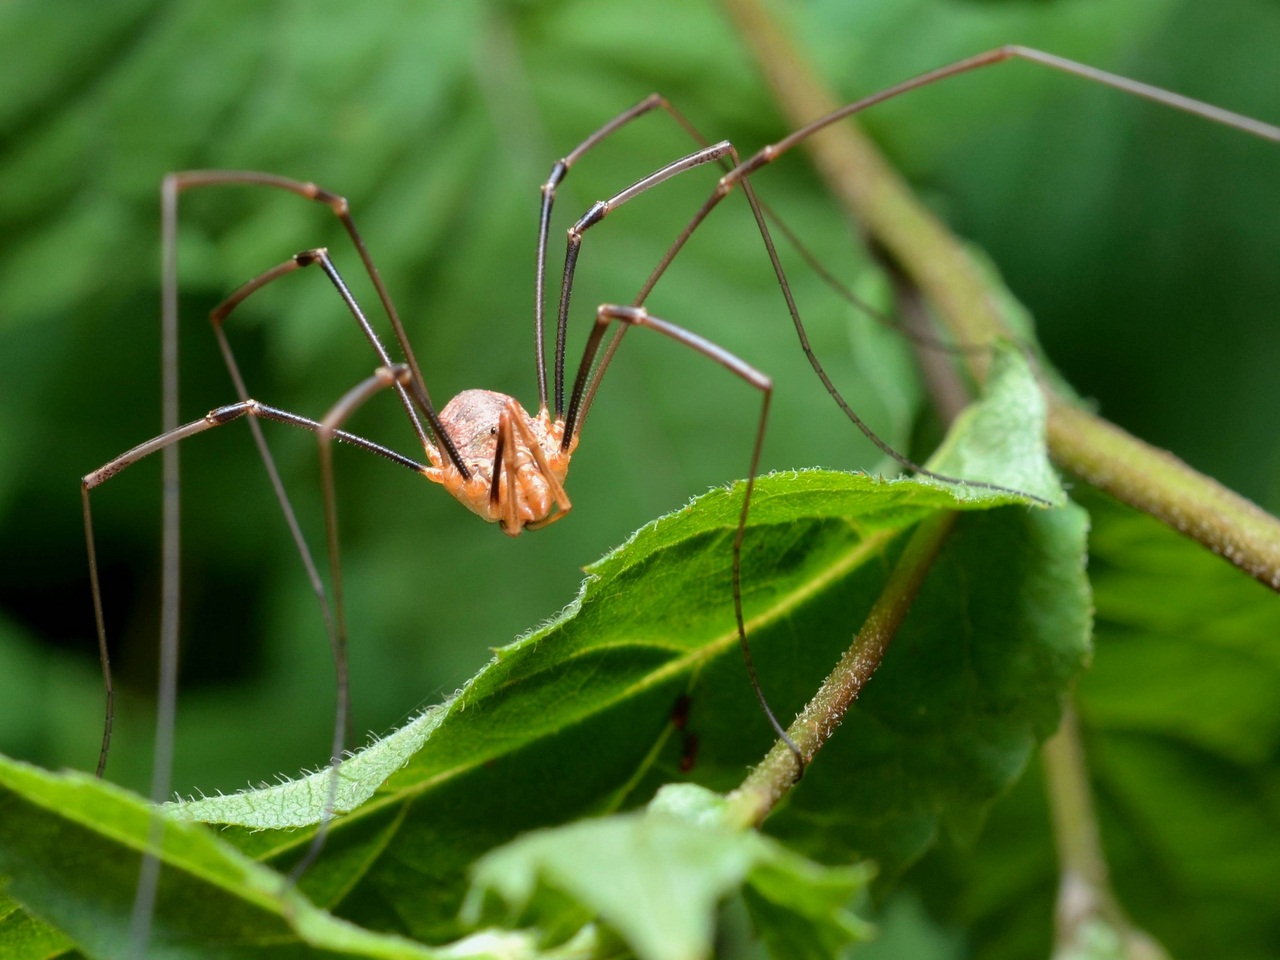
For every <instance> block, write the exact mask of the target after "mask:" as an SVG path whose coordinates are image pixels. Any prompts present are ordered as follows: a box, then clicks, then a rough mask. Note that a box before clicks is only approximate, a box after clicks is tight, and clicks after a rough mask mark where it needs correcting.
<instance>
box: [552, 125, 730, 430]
mask: <svg viewBox="0 0 1280 960" xmlns="http://www.w3.org/2000/svg"><path fill="white" fill-rule="evenodd" d="M726 157H727V158H731V159H732V160H733V161H734V162H735V163H736V162H737V153H736V152H735V151H734V149H733V144H731V143H730V142H729V141H728V140H721V141H720V142H719V143H714V144H711V145H710V146H708V147H702V148H700V149H698V150H695V151H694V152H693V153H690V154H688V155H686V156H683V157H681V158H680V159H679V160H674V161H672V162H671V163H668V164H667V165H666V166H664V167H661V168H659V169H658V170H655V171H654V172H653V173H651V174H649V175H648V176H645V177H641V178H640V179H639V180H637V181H636V182H635V183H633V184H631V185H630V186H629V187H627V188H626V189H625V190H621V191H619V192H618V193H616V194H614V195H613V196H612V197H610V198H609V199H607V200H600V201H597V202H596V203H594V204H592V205H591V208H590V209H589V210H588V211H587V212H586V213H584V214H583V215H582V216H581V217H580V218H578V220H577V222H576V223H574V225H573V226H572V227H570V228H569V234H568V240H567V246H566V248H565V255H564V277H563V278H562V280H561V282H560V307H559V311H558V315H557V318H556V397H555V401H556V410H555V412H556V416H557V417H562V416H563V415H564V412H565V409H564V389H563V383H564V334H565V330H566V328H567V326H568V321H569V303H570V299H571V298H572V295H573V277H574V272H575V270H576V269H577V264H578V253H579V251H580V250H581V248H582V235H583V234H584V233H585V232H586V231H587V230H589V229H590V228H591V227H593V226H595V225H596V224H597V223H599V222H600V221H601V220H603V219H604V218H605V217H606V216H608V215H609V214H610V213H612V212H613V211H614V210H616V209H618V208H619V207H620V206H622V205H623V204H624V203H626V202H627V201H628V200H634V199H635V198H636V197H638V196H640V194H642V193H644V192H645V191H646V190H649V189H651V188H653V187H656V186H657V185H658V184H660V183H663V182H665V181H667V180H670V179H671V178H672V177H674V176H677V175H679V174H681V173H684V172H685V171H687V170H692V169H693V168H694V167H698V166H701V165H702V164H704V163H713V162H715V161H718V160H723V159H725V158H726ZM571 432H572V431H571V430H566V431H565V438H566V448H567V440H568V437H569V435H570V433H571Z"/></svg>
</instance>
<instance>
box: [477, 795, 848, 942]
mask: <svg viewBox="0 0 1280 960" xmlns="http://www.w3.org/2000/svg"><path fill="white" fill-rule="evenodd" d="M673 792H679V793H680V794H681V796H679V797H673V796H672V793H673ZM718 801H719V798H718V797H716V795H714V794H709V793H707V792H706V791H702V790H700V789H699V788H696V787H692V786H675V787H667V788H665V789H664V791H662V792H660V793H659V794H658V796H657V797H656V798H655V800H654V802H653V803H651V804H650V805H649V807H648V809H647V810H645V811H644V812H643V813H631V814H620V815H616V816H613V817H606V818H603V819H594V820H584V821H582V822H580V823H576V824H572V825H570V826H567V827H560V828H556V829H552V830H543V831H538V832H535V833H530V834H526V835H525V836H523V837H521V838H519V839H518V840H516V841H514V842H513V843H511V844H509V845H508V846H505V847H503V848H501V849H499V850H496V851H494V852H492V853H490V854H487V855H486V856H485V857H484V858H483V859H482V860H481V861H480V862H479V864H478V865H477V868H476V873H475V879H474V884H473V887H472V891H471V894H470V896H469V900H468V906H467V912H468V913H469V914H470V915H471V916H472V917H473V919H478V918H479V916H480V914H481V904H482V901H483V899H484V897H485V895H486V894H496V895H498V896H499V897H500V898H501V900H502V901H503V902H504V903H505V904H506V905H507V908H508V911H509V916H514V917H520V918H522V919H525V920H527V919H533V920H535V921H536V922H538V923H539V925H540V926H541V927H543V928H544V929H546V928H548V927H549V928H552V929H555V928H556V927H558V926H560V925H561V924H563V923H564V922H565V920H566V919H571V918H573V917H575V916H581V915H582V914H583V913H584V912H585V914H586V915H587V916H599V917H600V918H601V919H602V920H604V921H605V922H606V923H608V924H609V925H610V926H611V927H613V928H614V929H615V930H617V931H618V932H619V933H620V934H621V935H622V936H623V938H624V939H625V940H626V942H627V943H628V944H629V945H630V946H631V948H632V949H633V950H634V951H635V953H636V955H637V956H638V957H640V958H641V960H697V958H701V957H707V956H709V955H710V951H711V946H712V937H713V934H714V931H715V919H716V913H717V907H718V905H719V904H720V902H721V901H723V900H724V899H725V898H726V897H727V896H728V895H730V894H731V893H733V892H735V891H738V890H740V889H742V890H744V891H745V893H746V895H747V898H748V904H749V905H750V906H751V907H752V915H753V917H754V918H755V920H756V923H757V927H758V930H759V933H760V935H761V937H762V938H763V939H764V940H765V941H766V942H767V943H769V944H770V948H771V951H772V952H773V955H774V956H775V957H778V958H784V957H785V958H801V957H804V958H818V957H831V956H834V955H835V952H836V951H838V950H839V949H840V947H842V946H843V945H845V944H847V943H849V942H850V941H852V940H854V939H855V938H857V937H859V936H865V935H866V932H867V930H866V927H865V924H861V923H860V922H858V921H857V920H856V919H855V918H854V917H853V916H852V915H851V914H849V913H847V912H846V907H847V905H848V904H849V902H850V900H851V898H852V897H853V896H854V895H855V894H856V893H857V892H858V891H859V890H860V889H862V888H863V887H864V886H865V884H866V882H867V880H868V879H869V876H870V873H869V871H867V870H866V869H860V868H857V867H844V868H830V867H820V866H818V865H817V864H815V863H812V862H810V861H806V860H804V859H803V858H802V857H797V856H796V855H795V854H793V853H790V852H789V851H787V850H786V849H785V848H784V847H782V846H781V845H780V844H778V843H777V842H776V841H772V840H769V839H768V838H766V837H762V836H760V835H759V834H757V833H755V832H754V831H743V830H737V829H733V828H730V827H728V826H726V825H725V824H724V823H723V822H721V821H720V818H719V817H717V815H716V812H715V811H716V804H717V802H718ZM543 891H547V892H551V893H552V894H559V895H560V896H558V897H557V896H551V897H546V896H545V895H544V896H542V897H540V894H542V893H543ZM539 900H541V902H542V903H543V904H550V910H551V911H552V913H551V916H547V912H548V908H547V907H546V906H544V907H543V908H542V909H537V908H534V909H531V907H532V906H533V905H534V904H535V903H537V902H539ZM566 913H567V914H568V917H566ZM579 922H580V920H579Z"/></svg>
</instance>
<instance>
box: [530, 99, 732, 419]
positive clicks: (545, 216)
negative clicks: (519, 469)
mask: <svg viewBox="0 0 1280 960" xmlns="http://www.w3.org/2000/svg"><path fill="white" fill-rule="evenodd" d="M653 110H662V111H664V112H665V113H666V114H667V115H668V116H670V117H671V118H672V119H673V120H675V121H676V123H678V124H679V125H680V126H681V127H682V128H683V129H684V131H685V132H686V133H688V134H689V136H690V137H692V138H693V139H694V140H695V141H696V142H697V143H698V145H699V146H703V147H705V146H708V145H709V143H710V141H708V140H707V138H706V137H704V136H703V135H702V134H701V133H699V132H698V128H697V127H695V126H694V125H693V124H692V123H690V122H689V121H688V120H687V119H686V118H685V116H684V114H682V113H681V112H680V111H679V110H677V109H676V108H675V107H673V106H672V105H671V103H670V102H669V101H668V100H667V98H666V97H664V96H662V95H661V94H658V93H651V94H649V96H647V97H645V98H644V99H643V100H641V101H640V102H639V103H637V104H635V106H632V107H628V108H627V109H626V110H624V111H622V113H620V114H618V115H617V116H616V117H614V118H613V119H612V120H610V121H609V122H608V123H606V124H605V125H604V126H602V127H600V129H598V130H596V131H595V132H594V133H592V134H591V135H590V136H588V137H587V138H586V139H585V140H583V141H582V142H581V143H580V144H578V145H577V146H576V147H574V148H573V149H572V150H570V151H569V152H568V153H566V154H565V155H564V156H563V157H561V158H560V159H559V160H557V161H556V162H555V164H554V165H553V166H552V167H551V174H550V175H549V176H548V177H547V181H546V183H544V184H543V185H542V207H541V213H540V216H539V218H538V257H537V259H538V270H537V273H536V274H535V276H534V301H533V329H534V356H535V357H536V361H537V368H538V371H537V372H538V409H539V410H540V411H541V410H546V409H547V362H546V357H545V356H544V354H543V349H544V342H545V334H544V326H545V324H544V317H545V316H546V273H547V269H546V268H547V237H548V235H549V234H550V231H551V208H552V206H553V205H554V204H555V199H556V187H558V186H559V185H560V183H561V182H562V181H563V180H564V178H565V176H566V175H567V174H568V172H569V170H570V168H572V167H573V165H574V164H575V163H577V162H578V160H580V159H581V158H582V156H583V154H585V153H586V152H587V151H589V150H590V149H591V148H592V147H594V146H596V144H598V143H600V142H601V141H603V140H605V139H607V138H608V137H610V136H612V135H613V134H614V133H616V132H617V131H618V130H620V129H622V128H623V127H625V126H626V125H627V124H629V123H630V122H631V121H633V120H636V119H638V118H639V117H642V116H644V115H645V114H647V113H649V112H651V111H653ZM726 169H728V168H727V167H726ZM562 296H563V292H562ZM556 336H557V340H556V343H557V347H556V353H557V356H561V355H563V351H564V348H563V346H562V344H563V340H564V330H563V329H562V328H560V327H557V331H556ZM556 378H557V383H558V384H561V385H562V384H563V381H564V367H563V365H562V364H561V365H558V366H557V369H556ZM562 392H563V386H558V387H557V388H556V395H557V396H558V397H559V396H561V395H562ZM557 405H558V404H557Z"/></svg>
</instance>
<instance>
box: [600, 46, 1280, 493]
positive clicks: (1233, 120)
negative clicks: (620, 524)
mask: <svg viewBox="0 0 1280 960" xmlns="http://www.w3.org/2000/svg"><path fill="white" fill-rule="evenodd" d="M1013 59H1020V60H1025V61H1028V62H1031V63H1037V64H1040V65H1042V66H1046V67H1050V68H1052V69H1055V70H1059V71H1062V72H1064V73H1069V74H1072V75H1074V76H1079V77H1083V78H1085V79H1088V80H1092V81H1094V82H1097V83H1101V84H1103V85H1105V86H1109V87H1112V88H1113V89H1116V90H1119V91H1122V92H1124V93H1128V94H1131V95H1134V96H1139V97H1143V98H1145V99H1148V100H1152V101H1154V102H1156V103H1160V104H1163V105H1164V106H1167V107H1170V108H1172V109H1175V110H1180V111H1183V112H1185V113H1189V114H1192V115H1194V116H1199V117H1203V118H1205V119H1207V120H1212V121H1214V122H1216V123H1221V124H1223V125H1225V126H1228V127H1232V128H1233V129H1236V130H1240V131H1242V132H1244V133H1248V134H1251V135H1253V136H1256V137H1259V138H1262V139H1264V140H1271V141H1274V142H1280V127H1276V126H1274V125H1272V124H1267V123H1262V122H1260V121H1257V120H1254V119H1252V118H1250V117H1245V116H1242V115H1241V114H1238V113H1233V112H1231V111H1229V110H1223V109H1221V108H1219V107H1215V106H1212V105H1210V104H1207V103H1203V102H1201V101H1199V100H1193V99H1191V98H1190V97H1184V96H1181V95H1180V94H1176V93H1171V92H1169V91H1167V90H1161V89H1160V88H1158V87H1153V86H1150V85H1148V84H1144V83H1139V82H1137V81H1134V80H1129V79H1127V78H1125V77H1121V76H1117V75H1116V74H1113V73H1107V72H1105V71H1102V70H1098V69H1095V68H1093V67H1089V66H1086V65H1084V64H1081V63H1076V62H1075V61H1072V60H1067V59H1065V58H1062V57H1058V56H1054V55H1053V54H1049V53H1044V52H1042V51H1039V50H1033V49H1030V48H1027V47H1020V46H1006V47H1000V48H998V49H996V50H991V51H988V52H986V53H982V54H978V55H977V56H974V57H969V58H968V59H965V60H961V61H958V62H956V63H953V64H949V65H947V66H944V67H940V68H938V69H937V70H933V71H930V72H928V73H924V74H921V75H919V76H917V77H913V78H912V79H910V80H906V81H904V82H903V83H900V84H898V85H896V86H893V87H889V88H888V89H886V90H882V91H880V92H879V93H875V94H872V95H871V96H868V97H864V98H863V99H861V100H858V101H855V102H854V103H850V104H847V105H846V106H843V107H841V108H839V109H838V110H834V111H832V112H830V113H828V114H826V115H825V116H822V117H819V118H818V119H817V120H814V121H813V122H812V123H809V124H807V125H806V126H803V127H801V128H800V129H799V130H796V131H795V132H794V133H792V134H790V135H789V136H787V137H785V138H783V139H782V140H779V141H778V142H776V143H772V144H769V145H767V146H765V147H763V148H761V149H760V150H759V151H757V152H756V153H755V154H753V155H752V156H750V157H749V158H747V159H746V160H744V161H743V162H742V163H740V164H738V165H737V166H736V167H735V168H734V169H733V170H731V171H730V172H729V173H727V174H725V176H723V177H722V178H721V179H720V182H719V183H718V184H717V185H716V189H715V190H714V191H713V192H712V194H711V196H710V197H708V199H707V200H706V202H705V203H704V204H703V205H702V207H701V208H699V210H698V211H697V213H696V214H695V215H694V216H693V218H692V219H691V220H690V222H689V224H688V225H687V226H686V227H685V229H684V230H683V231H682V232H681V234H680V235H679V237H677V238H676V241H675V242H674V243H673V244H672V246H671V248H670V249H669V250H668V251H667V254H666V255H665V256H664V257H663V258H662V260H661V261H660V262H659V264H658V267H657V268H655V270H654V272H653V274H652V275H651V276H650V278H649V280H648V282H647V283H646V284H645V286H644V287H643V288H642V290H641V292H640V294H639V296H638V297H637V298H636V300H635V301H634V302H635V303H636V304H637V305H641V304H643V302H644V300H645V298H646V297H647V296H648V293H649V291H650V290H652V288H653V286H654V284H656V283H657V281H658V279H659V278H660V277H661V276H662V274H663V273H664V272H665V271H666V269H667V267H668V266H669V265H670V264H671V262H672V260H673V259H674V258H675V256H676V255H677V254H678V253H679V251H680V250H681V248H682V247H683V246H684V244H685V243H686V242H687V241H688V239H689V237H690V236H691V235H692V234H693V232H694V231H695V230H696V229H697V228H698V227H699V226H700V225H701V223H702V222H703V221H704V220H705V219H706V217H707V216H708V215H709V214H710V212H711V211H712V210H713V209H714V208H715V207H716V206H717V205H719V203H720V201H721V200H723V199H724V198H725V197H726V196H728V194H729V193H730V192H732V190H733V189H734V188H735V187H736V186H738V185H739V184H741V185H742V188H743V192H744V193H745V194H746V196H747V199H748V201H749V202H750V204H751V208H752V212H753V214H754V215H755V218H756V223H757V225H758V227H759V229H760V233H761V236H762V237H763V239H764V244H765V248H766V250H767V252H768V255H769V258H770V261H771V263H772V264H773V269H774V272H775V274H776V276H777V279H778V284H779V287H780V288H781V291H782V294H783V297H784V299H785V301H786V304H787V310H788V312H789V313H790V315H791V319H792V322H793V324H794V326H795V329H796V334H797V336H798V338H799V340H800V346H801V349H802V350H803V351H804V354H805V356H806V357H807V358H808V360H809V363H810V365H811V366H812V367H813V369H814V372H815V373H816V374H817V375H818V377H819V379H820V380H821V381H822V383H823V386H824V387H826V389H827V392H828V393H829V394H830V395H831V397H832V399H833V400H834V401H835V402H836V404H837V405H838V406H839V407H840V409H841V410H842V411H843V412H844V414H845V416H847V417H848V418H849V420H850V421H851V422H852V423H853V424H854V425H855V426H856V427H857V428H858V429H859V430H860V431H862V433H863V434H865V435H866V436H867V437H868V438H869V439H870V440H871V441H872V442H873V443H875V444H876V445H877V446H878V447H879V448H880V449H881V450H882V451H883V452H884V453H886V454H888V455H889V456H891V457H892V458H893V459H895V460H897V461H898V462H899V463H900V464H902V465H903V466H905V467H906V468H907V469H909V470H913V471H915V472H918V473H923V474H924V475H926V476H931V477H933V478H935V479H938V480H942V481H944V482H948V483H963V484H967V485H969V486H975V487H983V488H987V489H998V490H1006V489H1008V488H1005V487H1001V486H999V485H997V484H989V483H980V482H976V481H971V480H964V479H962V478H958V477H948V476H945V475H941V474H937V473H934V472H931V471H928V470H925V469H923V468H921V467H920V466H919V465H918V464H915V463H913V462H911V461H910V460H908V459H907V458H906V457H904V456H902V454H900V453H898V452H897V451H896V450H894V449H893V448H891V447H890V446H889V445H888V444H886V443H884V442H883V441H882V440H881V439H880V438H879V437H878V436H876V434H875V433H874V431H872V430H871V428H870V427H869V426H868V425H867V424H866V423H865V422H863V421H862V420H861V419H860V418H859V417H858V416H857V414H856V413H854V411H853V409H852V408H851V407H850V406H849V404H848V403H847V402H846V401H845V399H844V397H843V396H842V395H841V394H840V392H839V390H838V389H837V388H836V386H835V384H834V383H832V381H831V379H830V377H829V376H828V375H827V373H826V371H825V370H824V369H823V367H822V364H821V362H820V361H819V360H818V357H817V355H816V354H815V353H814V352H813V350H812V348H811V346H810V344H809V338H808V335H807V333H806V332H805V328H804V323H803V322H802V320H801V317H800V311H799V308H798V307H797V305H796V303H795V298H794V297H793V296H792V293H791V288H790V285H789V283H788V282H787V279H786V274H785V272H784V271H783V268H782V264H781V261H780V260H779V258H778V255H777V250H776V248H775V246H774V244H773V240H772V236H771V234H770V231H769V227H768V224H767V223H766V218H765V216H764V214H763V212H762V207H761V204H760V202H759V200H758V199H757V198H756V196H755V193H754V191H753V190H752V188H751V183H750V181H749V180H748V177H749V176H750V175H751V174H754V173H756V172H757V171H758V170H760V168H761V167H764V166H766V165H767V164H770V163H772V162H773V161H774V160H776V159H778V157H780V156H782V155H783V154H785V153H787V152H788V151H790V150H791V149H792V148H793V147H795V146H797V145H798V144H800V143H802V142H803V141H805V140H806V139H808V138H809V137H811V136H813V135H814V134H815V133H817V132H818V131H820V130H824V129H826V128H827V127H829V126H831V125H832V124H834V123H837V122H839V121H840V120H843V119H845V118H847V117H851V116H853V115H854V114H857V113H860V112H862V111H863V110H866V109H868V108H870V107H873V106H875V105H877V104H879V103H883V102H885V101H886V100H891V99H893V98H895V97H898V96H901V95H902V94H905V93H909V92H910V91H912V90H916V89H918V88H920V87H924V86H927V85H929V84H932V83H936V82H939V81H941V80H945V79H947V78H949V77H954V76H958V75H960V74H964V73H968V72H971V71H974V70H978V69H981V68H984V67H988V66H993V65H995V64H997V63H1004V62H1006V61H1008V60H1013ZM619 332H621V331H619ZM617 339H618V337H617V336H616V335H615V338H614V342H612V343H611V344H610V345H609V349H608V350H606V352H605V356H604V357H603V358H602V360H601V362H600V365H599V367H598V370H597V374H596V376H595V378H594V380H593V381H592V383H591V384H590V385H589V386H588V388H587V390H586V400H585V402H584V403H583V405H582V406H583V414H582V415H583V416H585V412H586V410H587V408H589V406H590V403H591V399H592V398H593V396H594V394H595V389H596V387H597V385H598V383H599V378H600V376H602V375H603V372H604V369H605V368H606V367H607V365H608V362H609V360H610V359H611V357H612V353H613V350H614V349H615V347H616V343H617ZM973 346H974V345H966V349H972V348H973ZM1015 492H1019V491H1015ZM1024 495H1025V492H1024ZM1037 499H1038V498H1037Z"/></svg>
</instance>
